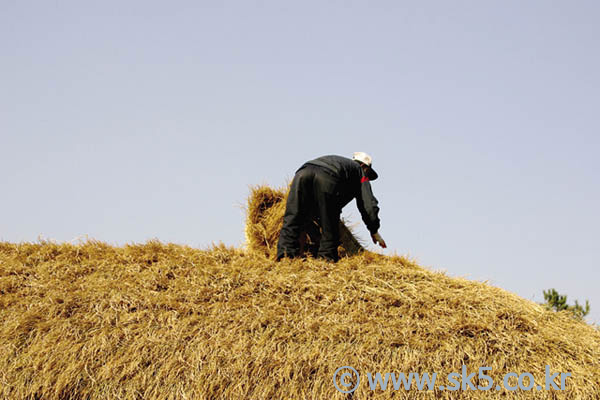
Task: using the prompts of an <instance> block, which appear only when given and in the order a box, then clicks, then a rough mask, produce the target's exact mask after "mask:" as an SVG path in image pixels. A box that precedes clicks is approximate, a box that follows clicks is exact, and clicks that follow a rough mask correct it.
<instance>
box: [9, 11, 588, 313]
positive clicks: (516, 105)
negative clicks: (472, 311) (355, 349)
mask: <svg viewBox="0 0 600 400" xmlns="http://www.w3.org/2000/svg"><path fill="white" fill-rule="evenodd" d="M599 4H600V3H598V2H593V1H578V2H564V1H563V2H559V1H528V2H520V1H479V2H475V1H454V2H444V1H427V2H424V1H410V2H409V1H380V2H366V1H363V2H357V1H330V2H322V1H302V2H281V1H256V2H250V1H243V2H242V1H218V2H217V1H214V2H213V1H211V2H208V1H173V2H153V1H143V2H142V1H128V2H122V1H119V2H116V1H104V2H89V1H58V2H45V1H18V2H17V1H6V0H4V1H1V2H0V49H1V53H0V56H1V57H2V62H0V73H1V77H2V78H1V80H2V88H3V89H2V90H1V91H0V135H1V138H2V146H0V168H2V171H3V178H2V183H3V185H2V186H3V188H4V190H3V195H2V196H1V200H0V204H1V207H0V227H1V229H0V239H1V240H6V241H15V242H17V241H36V240H37V239H38V237H43V238H47V239H54V240H58V241H71V240H74V239H76V238H79V237H82V236H85V235H87V236H88V237H90V238H95V239H99V240H102V241H106V242H108V243H111V244H124V243H130V242H144V241H146V240H148V239H151V238H158V239H160V240H161V241H165V242H176V243H182V244H188V245H192V246H197V247H202V248H204V247H207V246H209V245H210V244H211V243H218V242H221V241H222V242H224V243H226V244H229V245H235V246H240V245H242V244H243V240H244V239H243V224H244V215H243V211H242V209H241V206H243V204H244V203H245V199H246V196H247V195H248V192H249V185H253V184H260V183H267V184H270V185H276V186H280V185H283V184H284V183H285V182H286V180H288V179H291V177H292V176H293V173H294V171H295V170H296V168H298V166H300V165H301V164H302V163H303V162H304V161H306V160H309V159H312V158H315V157H317V156H320V155H324V154H341V155H347V156H350V155H351V154H352V152H354V151H365V152H368V153H369V154H371V155H372V156H373V160H374V167H375V168H376V170H377V171H378V172H379V175H380V179H379V180H378V181H376V182H374V183H373V190H374V193H375V195H376V196H377V198H378V199H379V201H380V205H381V214H380V215H381V218H382V228H381V230H380V232H381V234H382V236H383V237H384V238H385V239H386V241H387V243H388V246H389V248H388V250H386V251H385V252H384V253H386V254H392V253H398V254H408V255H410V256H411V257H413V258H415V259H416V260H418V261H419V262H420V263H422V264H424V265H427V266H430V267H432V268H434V269H444V270H447V272H448V274H450V275H452V276H464V277H467V278H471V279H477V280H489V281H490V283H492V284H494V285H497V286H500V287H503V288H505V289H508V290H510V291H513V292H515V293H517V294H519V295H521V296H523V297H525V298H528V299H532V300H535V301H541V300H542V290H543V289H547V288H551V287H555V288H556V289H557V290H559V292H562V293H566V294H568V295H569V299H570V301H571V302H572V301H573V300H574V299H579V300H585V299H589V300H590V302H591V305H592V313H591V314H592V315H591V318H590V321H596V322H600V291H599V290H598V288H597V284H598V282H599V280H600V279H599V278H600V272H599V264H600V255H599V248H598V242H599V241H598V238H599V237H600V216H599V215H600V214H599V212H598V204H600V187H599V180H598V171H599V170H600V161H599V160H598V155H599V154H600V151H599V150H600V122H599V113H598V110H600V92H599V91H600V72H599V71H600V52H599V51H598V49H599V48H600V25H599V24H598V23H597V22H598V20H600V5H599ZM344 214H345V215H346V216H347V217H350V218H351V219H352V220H353V221H355V222H357V223H358V222H359V221H360V218H359V215H358V212H357V211H356V207H355V205H354V203H351V204H350V205H348V206H347V207H346V208H345V210H344ZM358 232H359V234H360V235H361V236H362V237H363V238H365V239H366V238H368V235H367V231H366V228H365V227H364V226H363V225H362V224H360V225H359V229H358Z"/></svg>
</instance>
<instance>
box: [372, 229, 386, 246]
mask: <svg viewBox="0 0 600 400" xmlns="http://www.w3.org/2000/svg"><path fill="white" fill-rule="evenodd" d="M371 239H373V243H375V244H378V243H379V246H381V248H382V249H385V248H386V247H387V245H386V244H385V240H383V238H382V237H381V235H380V234H379V233H377V232H376V233H373V234H371Z"/></svg>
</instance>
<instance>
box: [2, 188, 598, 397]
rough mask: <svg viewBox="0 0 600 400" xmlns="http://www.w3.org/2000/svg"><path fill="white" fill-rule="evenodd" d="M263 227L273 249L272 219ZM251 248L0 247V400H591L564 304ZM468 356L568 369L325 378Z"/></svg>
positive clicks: (360, 262) (594, 369)
mask: <svg viewBox="0 0 600 400" xmlns="http://www.w3.org/2000/svg"><path fill="white" fill-rule="evenodd" d="M263 190H264V191H265V192H266V191H267V189H266V188H263ZM254 194H256V193H254ZM280 200H281V199H280ZM279 203H280V202H277V204H279ZM254 204H255V203H251V204H250V205H249V214H252V213H256V211H257V210H255V209H253V206H254ZM256 204H263V203H261V202H258V203H256ZM273 204H275V203H273ZM264 211H265V210H263V211H262V212H263V213H264ZM271 222H272V221H271ZM249 228H250V229H248V232H253V229H254V227H249ZM261 229H264V231H263V235H264V237H265V238H268V240H267V241H265V246H266V247H267V248H269V251H270V249H271V248H272V244H273V243H275V242H276V238H277V232H276V229H277V222H273V223H272V224H269V223H267V222H265V225H264V227H263V228H261ZM269 229H274V230H275V231H270V230H269ZM250 234H251V235H253V234H252V233H250ZM267 244H268V246H267ZM249 248H250V250H247V251H242V250H239V249H234V248H228V247H225V246H223V245H220V246H216V247H213V248H210V249H208V250H198V249H193V248H190V247H186V246H179V245H173V244H163V243H160V242H157V241H151V242H148V243H146V244H139V245H127V246H124V247H113V246H109V245H107V244H104V243H100V242H95V241H88V242H85V243H81V244H55V243H50V242H42V243H36V244H30V243H22V244H12V243H0V322H1V324H0V341H1V344H2V346H0V398H2V399H48V400H50V399H161V400H162V399H345V398H354V399H366V398H369V399H388V398H397V399H432V398H436V399H507V398H511V399H513V398H514V399H598V398H600V383H599V382H600V334H599V333H598V332H597V331H596V330H595V329H594V328H593V327H591V326H589V325H587V324H585V323H583V322H580V321H577V320H575V319H573V318H571V317H569V315H567V314H564V313H555V312H551V311H548V310H546V309H544V307H542V306H539V305H537V304H535V303H533V302H531V301H528V300H525V299H523V298H520V297H518V296H516V295H514V294H512V293H510V292H507V291H505V290H502V289H499V288H495V287H492V286H490V285H487V284H485V283H481V282H473V281H469V280H466V279H457V278H451V277H448V276H446V275H445V274H443V273H440V272H432V271H430V270H427V269H424V268H422V267H419V266H418V265H416V264H414V263H412V262H410V261H409V260H407V259H405V258H402V257H384V256H380V255H377V254H373V253H370V252H367V251H364V252H361V253H360V254H358V255H355V256H352V257H344V258H342V259H341V261H340V262H339V263H337V264H333V263H328V262H326V261H322V260H315V259H312V258H308V259H306V260H293V261H290V260H284V261H282V262H280V263H276V262H275V261H273V260H271V259H269V258H266V257H265V254H264V253H265V252H264V251H262V250H261V249H262V248H261V247H260V246H259V247H258V248H257V247H253V245H252V243H250V244H249ZM257 249H258V250H261V251H255V250H257ZM267 253H268V254H271V253H270V252H267ZM463 364H464V365H466V366H467V369H468V370H469V371H476V370H477V368H479V367H481V366H489V367H492V368H493V370H492V371H491V372H488V374H489V375H490V376H492V377H493V378H494V381H496V382H499V381H500V380H501V377H502V376H503V375H504V374H505V373H507V372H513V371H514V372H517V373H523V372H531V373H532V374H533V375H534V376H535V378H536V383H538V382H540V383H543V378H544V367H545V365H550V366H551V368H552V370H553V371H554V372H558V371H560V372H570V373H571V374H572V378H568V379H567V385H566V390H565V391H564V392H563V391H556V390H553V391H532V392H525V391H522V390H519V391H516V392H507V391H505V390H503V391H500V392H496V391H491V392H483V391H457V392H449V391H444V392H441V391H439V390H436V391H432V392H426V391H424V392H419V391H416V390H414V389H413V390H411V391H409V392H406V391H404V390H400V391H398V392H395V391H393V390H389V389H388V390H387V391H381V390H376V391H371V390H370V389H369V387H368V385H367V384H366V382H362V383H361V385H360V386H359V388H358V390H357V391H356V392H355V394H354V397H347V396H344V395H342V394H340V393H338V392H337V390H336V389H335V387H334V386H333V382H332V375H333V372H334V371H335V370H336V369H337V368H338V367H341V366H344V365H351V366H353V367H354V368H356V369H357V370H358V371H359V372H361V373H363V374H365V373H366V372H377V371H379V372H382V373H385V372H396V373H398V372H421V373H422V372H437V373H438V374H439V375H440V376H444V375H446V374H448V373H450V372H455V371H459V372H460V369H461V366H462V365H463ZM363 380H365V377H364V376H363ZM473 382H474V383H475V384H476V385H477V384H481V385H485V384H486V382H483V381H482V382H477V379H474V380H473ZM511 383H512V384H515V383H516V381H511Z"/></svg>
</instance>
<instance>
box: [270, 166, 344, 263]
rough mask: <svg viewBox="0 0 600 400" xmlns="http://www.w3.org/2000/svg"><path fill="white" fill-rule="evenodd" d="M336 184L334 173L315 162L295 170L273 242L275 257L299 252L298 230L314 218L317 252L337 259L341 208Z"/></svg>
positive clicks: (295, 255) (302, 228) (295, 254)
mask: <svg viewBox="0 0 600 400" xmlns="http://www.w3.org/2000/svg"><path fill="white" fill-rule="evenodd" d="M338 184H339V182H338V180H337V179H336V178H335V176H333V175H330V173H329V172H327V171H326V170H325V169H324V168H321V167H318V166H313V165H306V166H304V167H302V168H301V169H299V170H298V171H297V172H296V175H295V176H294V179H293V180H292V184H291V187H290V193H289V196H288V199H287V203H286V207H285V214H284V216H283V227H282V228H281V233H280V235H279V242H278V243H277V259H281V258H282V257H284V256H287V257H297V256H298V255H299V254H298V253H299V251H300V244H299V238H300V234H301V233H302V232H303V231H304V230H305V229H306V227H307V226H308V225H309V224H310V223H312V220H313V219H316V220H317V221H318V222H319V225H320V227H321V229H322V231H323V232H322V235H321V242H320V245H319V252H318V256H319V257H323V258H327V259H330V260H332V261H337V260H338V252H337V248H338V245H339V242H340V225H339V224H340V214H341V211H342V210H341V207H340V206H339V199H338V196H337V193H338V192H339V191H338Z"/></svg>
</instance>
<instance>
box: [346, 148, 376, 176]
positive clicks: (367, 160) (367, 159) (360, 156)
mask: <svg viewBox="0 0 600 400" xmlns="http://www.w3.org/2000/svg"><path fill="white" fill-rule="evenodd" d="M352 159H353V160H355V161H360V162H361V163H363V164H365V165H366V166H367V167H369V170H368V172H367V178H369V180H370V181H374V180H375V179H377V177H378V175H377V172H375V170H374V169H373V159H372V158H371V156H370V155H368V154H367V153H363V152H362V151H357V152H356V153H354V154H353V155H352Z"/></svg>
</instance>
